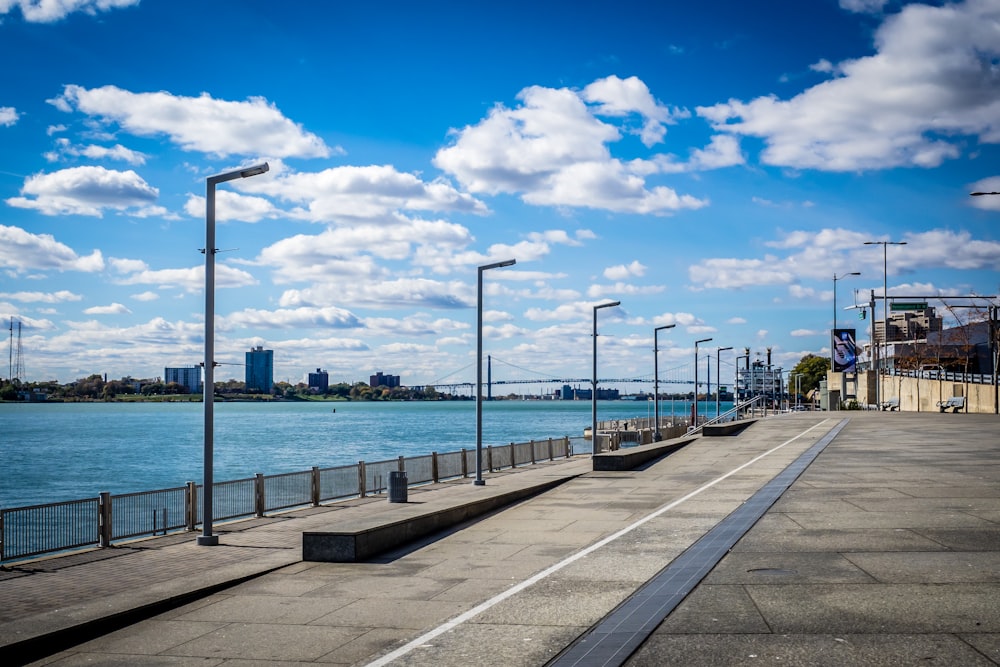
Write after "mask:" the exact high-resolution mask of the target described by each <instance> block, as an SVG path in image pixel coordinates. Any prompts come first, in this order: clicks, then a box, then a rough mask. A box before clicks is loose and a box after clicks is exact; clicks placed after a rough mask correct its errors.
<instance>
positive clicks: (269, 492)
mask: <svg viewBox="0 0 1000 667" xmlns="http://www.w3.org/2000/svg"><path fill="white" fill-rule="evenodd" d="M573 440H576V439H572V440H571V439H570V438H569V437H564V438H549V439H548V440H532V441H530V442H526V443H519V444H518V443H510V444H509V445H500V446H487V447H484V448H483V449H484V451H483V468H484V470H488V471H489V472H493V471H496V470H502V469H504V468H512V467H517V466H522V465H530V464H533V463H537V462H539V461H550V460H553V459H556V458H566V457H569V456H572V455H573V453H574V445H575V443H574V442H573ZM578 448H579V449H580V451H581V452H582V451H586V450H584V449H583V448H582V447H578ZM475 466H476V450H475V449H462V450H461V451H457V452H445V453H443V454H438V453H437V452H432V453H431V454H430V455H424V456H414V457H410V458H405V457H402V456H400V457H399V458H398V459H392V460H389V461H376V462H373V463H366V462H365V461H358V463H357V464H356V465H348V466H339V467H335V468H315V467H314V468H312V469H311V470H305V471H301V472H291V473H282V474H279V475H263V474H260V473H258V474H257V475H256V476H254V477H248V478H245V479H235V480H230V481H225V482H216V483H215V484H213V486H212V512H213V516H214V518H215V519H217V520H219V521H225V520H228V519H239V518H244V517H252V516H258V517H263V516H266V515H267V513H268V512H274V511H278V510H287V509H291V508H294V507H304V506H308V505H313V506H317V505H320V504H321V503H323V502H329V501H336V500H343V499H345V498H356V497H362V498H363V497H365V496H368V495H377V494H380V493H383V492H384V491H385V489H386V487H387V486H388V483H389V473H390V472H393V471H397V470H398V471H403V472H406V474H407V483H408V485H409V486H414V485H419V484H428V483H436V482H439V481H441V480H446V479H455V478H464V477H469V476H470V475H474V474H475ZM202 491H203V487H202V485H200V484H195V483H194V482H188V483H187V485H186V486H182V487H177V488H173V489H162V490H158V491H142V492H138V493H124V494H116V495H113V494H111V493H108V492H102V493H101V494H100V496H99V497H97V498H89V499H85V500H71V501H67V502H59V503H48V504H44V505H32V506H29V507H14V508H11V509H0V563H4V562H7V561H13V560H21V559H24V558H29V557H32V556H39V555H42V554H48V553H55V552H59V551H68V550H70V549H77V548H82V547H95V546H99V547H108V546H111V545H112V543H114V542H116V541H120V540H126V539H133V538H139V537H148V536H152V535H160V534H166V533H169V532H177V531H181V530H191V531H193V530H195V529H196V528H197V526H199V525H200V524H201V521H202V507H201V503H200V502H199V500H198V499H199V498H200V497H201V495H202Z"/></svg>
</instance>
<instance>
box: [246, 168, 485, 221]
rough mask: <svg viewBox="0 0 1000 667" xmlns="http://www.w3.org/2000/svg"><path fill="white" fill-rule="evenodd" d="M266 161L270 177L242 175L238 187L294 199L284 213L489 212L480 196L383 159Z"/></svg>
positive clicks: (368, 217) (322, 216)
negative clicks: (299, 168) (359, 162)
mask: <svg viewBox="0 0 1000 667" xmlns="http://www.w3.org/2000/svg"><path fill="white" fill-rule="evenodd" d="M271 166H272V169H271V172H272V174H271V176H270V177H268V178H262V179H251V180H248V181H245V182H243V183H241V184H240V189H242V190H244V191H245V192H252V193H260V194H266V195H269V196H272V197H275V198H278V199H281V200H283V201H287V202H291V203H292V204H296V206H294V207H293V208H292V209H291V210H290V211H288V215H289V216H290V217H294V218H298V219H301V220H308V221H310V222H341V223H343V222H362V221H375V220H384V219H387V218H391V217H392V216H397V215H399V214H400V212H401V211H457V212H463V213H475V214H480V215H482V214H486V213H488V212H489V209H488V208H487V207H486V205H485V204H484V203H483V202H481V201H479V200H478V199H476V198H475V197H472V196H471V195H468V194H466V193H463V192H459V191H458V190H456V189H455V188H454V186H452V185H451V184H449V183H448V182H446V181H444V180H441V179H438V180H434V181H429V182H428V181H423V180H421V179H420V177H419V176H417V175H415V174H409V173H405V172H400V171H397V170H396V169H395V168H393V167H392V166H389V165H369V166H360V167H357V166H344V167H331V168H330V169H324V170H322V171H319V172H295V171H291V170H289V169H287V168H286V167H285V166H284V165H283V164H282V163H280V162H276V163H275V164H273V165H271Z"/></svg>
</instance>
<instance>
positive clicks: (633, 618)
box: [547, 419, 850, 667]
mask: <svg viewBox="0 0 1000 667" xmlns="http://www.w3.org/2000/svg"><path fill="white" fill-rule="evenodd" d="M848 421H850V420H847V419H844V420H843V421H841V422H840V423H839V424H837V425H836V426H835V427H834V428H833V429H832V430H831V431H830V432H829V433H827V434H826V435H824V436H823V437H822V438H820V439H819V440H818V441H817V442H816V444H814V445H813V446H812V447H810V448H809V449H807V450H806V451H805V452H803V453H802V454H801V455H800V456H799V457H798V458H797V459H795V461H793V462H792V463H790V464H789V465H788V466H787V467H786V468H785V469H784V470H782V471H781V472H780V473H778V474H777V475H775V476H774V478H773V479H772V480H771V481H770V482H768V483H767V484H765V485H764V486H763V487H762V488H761V489H760V490H759V491H757V493H755V494H754V495H753V496H751V497H750V498H749V499H748V500H747V501H746V502H745V503H743V504H742V505H741V506H740V507H739V508H738V509H736V510H734V511H733V512H732V513H731V514H730V515H729V516H727V517H726V518H725V519H723V520H722V521H720V522H719V524H718V525H716V526H715V528H713V529H712V530H710V531H709V532H707V533H705V535H704V536H702V538H701V539H699V540H698V541H697V542H695V543H694V544H692V545H691V546H690V547H689V548H688V549H687V550H686V551H685V552H684V553H682V554H681V555H680V556H678V557H677V558H675V559H674V560H673V562H671V563H670V565H668V566H667V567H665V568H664V569H663V570H662V571H660V573H659V574H657V575H656V576H655V577H653V578H652V579H650V580H649V581H648V582H646V583H645V584H644V585H643V586H642V588H640V589H639V590H637V591H636V592H635V593H633V594H632V596H631V597H629V598H628V599H627V600H625V601H624V602H623V603H622V604H621V605H619V606H618V607H617V608H616V609H615V610H614V611H612V612H611V613H610V614H608V615H607V616H605V617H604V618H603V619H602V620H601V621H600V622H598V623H597V625H595V626H594V627H593V628H591V629H590V630H588V631H587V632H586V633H585V634H584V635H582V636H581V637H580V638H579V639H578V640H577V641H576V642H574V643H573V644H571V645H570V646H569V647H567V648H566V650H564V651H563V652H562V653H560V654H559V655H558V656H556V657H555V658H554V659H552V660H551V661H550V662H549V663H548V665H547V667H609V666H615V667H617V666H619V665H622V664H624V662H625V661H626V660H627V659H628V657H629V656H630V655H632V653H634V652H635V650H636V649H637V648H639V646H641V645H642V643H643V642H645V641H646V639H647V638H648V637H649V635H651V634H652V633H653V630H655V629H656V627H657V626H658V625H659V624H660V623H662V622H663V619H665V618H666V617H667V615H668V614H670V612H672V611H673V610H674V609H675V608H676V607H677V605H679V604H680V603H681V601H682V600H683V599H684V598H685V597H687V595H688V593H690V592H691V591H692V590H694V587H695V586H697V585H698V583H699V582H700V581H701V580H702V579H704V578H705V576H706V575H707V574H708V573H709V572H711V571H712V568H714V567H715V566H716V565H717V564H718V562H719V561H720V560H722V557H723V556H725V555H726V553H728V551H729V550H730V549H731V548H732V547H733V545H735V544H736V542H737V541H739V539H740V538H741V537H743V536H744V535H745V534H746V533H747V531H748V530H750V528H751V527H752V526H753V525H754V524H755V523H757V521H758V520H759V519H760V518H761V517H762V516H764V513H765V512H767V510H768V509H770V507H771V505H773V504H774V503H775V501H777V500H778V498H780V497H781V494H783V493H784V492H785V491H786V490H787V489H788V487H789V486H791V485H792V483H793V482H794V481H795V480H796V479H798V477H799V475H801V474H802V473H803V472H804V471H805V469H806V468H808V467H809V464H811V463H812V462H813V460H815V458H816V457H817V456H818V455H819V453H820V452H822V451H823V449H825V448H826V446H827V445H828V444H830V442H832V441H833V439H834V438H835V437H837V434H838V433H840V431H841V430H843V428H844V427H845V426H846V425H847V423H848Z"/></svg>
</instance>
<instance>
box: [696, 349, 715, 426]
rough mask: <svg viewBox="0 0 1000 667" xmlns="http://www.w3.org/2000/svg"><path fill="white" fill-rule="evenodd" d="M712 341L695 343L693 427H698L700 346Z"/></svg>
mask: <svg viewBox="0 0 1000 667" xmlns="http://www.w3.org/2000/svg"><path fill="white" fill-rule="evenodd" d="M711 340H712V339H711V338H702V339H701V340H696V341H695V342H694V405H692V406H691V412H692V415H691V426H697V425H698V346H699V345H700V344H702V343H707V342H709V341H711Z"/></svg>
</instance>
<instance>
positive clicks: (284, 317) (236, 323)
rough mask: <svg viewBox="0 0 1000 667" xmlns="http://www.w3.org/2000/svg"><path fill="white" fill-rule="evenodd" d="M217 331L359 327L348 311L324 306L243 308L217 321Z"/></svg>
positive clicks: (356, 319) (356, 320)
mask: <svg viewBox="0 0 1000 667" xmlns="http://www.w3.org/2000/svg"><path fill="white" fill-rule="evenodd" d="M219 326H220V328H222V329H230V328H233V327H250V328H256V327H259V328H264V329H294V328H300V327H302V328H309V329H331V328H333V329H354V328H357V327H359V326H360V322H359V321H358V318H357V317H355V316H354V314H353V313H351V312H350V311H347V310H344V309H342V308H335V307H332V306H327V307H323V308H315V307H306V306H303V307H300V308H291V309H288V308H281V309H278V310H258V309H256V308H247V309H245V310H241V311H239V312H236V313H232V314H230V315H227V316H226V317H223V318H220V324H219Z"/></svg>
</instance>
